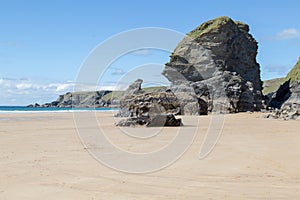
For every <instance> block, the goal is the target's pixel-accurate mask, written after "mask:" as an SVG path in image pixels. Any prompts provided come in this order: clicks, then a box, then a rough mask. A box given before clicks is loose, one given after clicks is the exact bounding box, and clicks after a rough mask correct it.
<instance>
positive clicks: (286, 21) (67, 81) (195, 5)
mask: <svg viewBox="0 0 300 200" xmlns="http://www.w3.org/2000/svg"><path fill="white" fill-rule="evenodd" d="M299 4H300V3H298V2H297V1H293V0H292V1H275V2H274V1H261V0H260V1H258V0H252V1H246V2H243V1H230V0H227V1H217V0H216V1H201V0H198V1H188V0H185V1H174V0H173V1H169V0H165V1H161V0H152V1H121V0H120V1H114V0H111V1H96V0H95V1H92V0H86V1H83V0H82V1H80V0H60V1H59V0H52V1H47V0H45V1H40V0H36V1H34V0H27V1H22V0H19V1H17V0H0V69H1V70H0V94H1V96H0V105H27V104H30V103H35V102H38V103H45V102H49V101H53V100H55V99H56V98H57V96H58V95H59V94H63V93H65V92H68V91H71V90H72V89H73V87H74V84H75V81H76V77H77V75H78V73H79V71H80V68H81V66H82V64H83V63H84V62H85V60H86V59H87V58H88V56H89V55H90V53H91V52H92V51H93V50H94V49H95V48H96V47H97V46H99V44H101V43H103V42H104V41H106V40H107V39H109V38H111V37H113V36H114V35H117V34H120V33H122V32H124V31H128V30H132V29H139V28H144V27H160V28H166V29H171V30H175V31H178V32H180V33H183V34H185V33H188V32H189V31H191V30H193V29H194V28H195V27H197V26H199V25H200V24H201V23H203V22H205V21H207V20H210V19H213V18H216V17H218V16H229V17H231V18H232V19H233V20H239V21H243V22H245V23H247V24H249V26H250V33H251V34H252V35H253V37H254V38H255V39H256V40H257V41H258V46H259V48H258V55H257V61H258V63H259V64H260V66H261V77H262V79H263V80H266V79H272V78H276V77H283V76H285V75H286V73H287V72H288V71H289V70H290V69H291V68H292V67H293V65H294V64H295V63H296V61H297V59H298V57H299V56H300V20H299V19H300V12H299V11H298V10H299ZM169 55H170V52H166V51H160V50H147V49H145V50H138V51H136V52H131V53H129V54H128V55H123V56H121V57H120V58H119V59H117V60H115V61H114V62H113V63H112V64H111V66H110V67H109V68H108V69H107V70H106V72H105V74H104V75H103V77H102V78H103V79H102V80H103V81H102V82H99V88H100V89H118V88H123V87H125V86H124V85H122V84H119V85H118V84H117V83H120V80H121V79H124V77H125V76H124V75H126V74H130V73H129V72H130V71H132V70H133V69H135V68H136V67H137V66H143V67H144V68H143V67H142V68H143V69H144V71H143V70H142V71H143V72H142V71H141V72H138V71H137V72H138V73H133V74H137V75H138V76H143V77H144V78H145V79H147V77H148V79H152V78H151V77H154V76H155V77H158V76H159V75H160V73H161V70H162V68H163V64H164V63H166V62H167V61H168V60H169ZM149 63H154V64H153V66H152V68H151V66H147V65H149ZM157 63H158V64H160V65H161V66H158V65H157ZM150 65H151V64H150ZM145 66H147V67H145ZM149 68H151V69H155V70H149ZM145 70H146V71H145ZM147 70H148V71H147ZM154 72H155V73H158V74H155V73H154ZM128 77H130V76H128ZM132 78H135V77H133V76H132ZM155 82H156V83H157V84H159V83H161V84H168V82H167V81H166V79H164V78H163V77H161V79H159V80H157V81H155ZM145 85H147V81H146V82H145ZM100 86H101V87H100ZM116 86H118V87H116Z"/></svg>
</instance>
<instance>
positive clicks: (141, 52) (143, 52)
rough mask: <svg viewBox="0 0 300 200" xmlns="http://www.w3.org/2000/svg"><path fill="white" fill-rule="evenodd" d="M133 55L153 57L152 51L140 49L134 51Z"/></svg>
mask: <svg viewBox="0 0 300 200" xmlns="http://www.w3.org/2000/svg"><path fill="white" fill-rule="evenodd" d="M131 53H132V54H133V55H137V56H148V55H151V51H150V49H138V50H135V51H133V52H131Z"/></svg>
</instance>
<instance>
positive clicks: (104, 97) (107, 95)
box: [102, 91, 124, 101]
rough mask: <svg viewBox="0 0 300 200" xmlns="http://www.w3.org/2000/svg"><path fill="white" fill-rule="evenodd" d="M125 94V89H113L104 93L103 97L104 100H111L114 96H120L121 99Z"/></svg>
mask: <svg viewBox="0 0 300 200" xmlns="http://www.w3.org/2000/svg"><path fill="white" fill-rule="evenodd" d="M123 94H124V91H112V92H110V93H108V94H106V95H104V96H103V97H102V99H103V100H104V101H108V100H110V99H112V98H118V99H119V98H120V97H121V96H123Z"/></svg>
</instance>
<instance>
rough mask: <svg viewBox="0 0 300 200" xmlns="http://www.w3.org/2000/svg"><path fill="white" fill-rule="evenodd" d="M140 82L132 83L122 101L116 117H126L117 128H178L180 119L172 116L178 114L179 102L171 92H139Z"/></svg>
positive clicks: (139, 80)
mask: <svg viewBox="0 0 300 200" xmlns="http://www.w3.org/2000/svg"><path fill="white" fill-rule="evenodd" d="M142 82H143V81H142V80H141V79H138V80H136V81H135V82H134V83H132V84H131V85H130V86H129V87H128V89H127V90H126V91H125V94H124V96H123V98H122V99H120V110H119V112H118V113H117V115H116V116H117V117H127V118H126V119H124V120H121V121H120V122H118V123H117V126H135V125H147V126H180V125H182V123H181V120H180V119H176V118H175V116H174V114H178V113H179V112H180V109H179V101H178V99H177V97H176V96H175V95H174V94H173V93H171V92H150V93H145V92H142V90H141V84H142Z"/></svg>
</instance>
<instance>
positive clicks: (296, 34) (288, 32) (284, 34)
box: [275, 28, 300, 40]
mask: <svg viewBox="0 0 300 200" xmlns="http://www.w3.org/2000/svg"><path fill="white" fill-rule="evenodd" d="M295 38H300V31H298V30H297V29H295V28H289V29H284V30H282V31H280V32H279V33H277V34H276V37H275V39H277V40H288V39H295Z"/></svg>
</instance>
